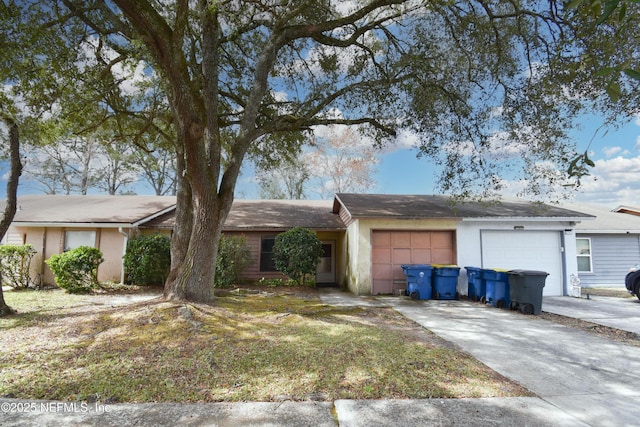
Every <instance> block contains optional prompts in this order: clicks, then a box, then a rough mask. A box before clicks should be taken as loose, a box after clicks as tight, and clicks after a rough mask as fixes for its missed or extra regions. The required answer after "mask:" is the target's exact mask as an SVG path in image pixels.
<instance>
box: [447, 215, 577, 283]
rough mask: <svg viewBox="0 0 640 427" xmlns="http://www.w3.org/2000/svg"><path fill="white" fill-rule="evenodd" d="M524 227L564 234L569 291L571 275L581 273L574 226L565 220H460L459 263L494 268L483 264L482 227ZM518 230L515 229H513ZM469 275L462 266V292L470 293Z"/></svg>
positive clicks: (563, 248) (563, 243) (497, 229)
mask: <svg viewBox="0 0 640 427" xmlns="http://www.w3.org/2000/svg"><path fill="white" fill-rule="evenodd" d="M516 226H517V227H524V230H528V231H557V232H560V233H561V235H562V252H561V256H562V262H563V267H564V271H563V278H562V279H563V281H564V285H563V287H564V293H565V295H566V294H567V292H568V287H569V286H570V283H571V277H572V276H574V277H577V276H578V264H577V260H576V242H575V237H576V236H575V232H574V230H573V226H572V225H571V224H569V223H565V222H560V221H557V222H549V221H545V222H533V221H530V222H526V221H502V222H497V221H496V222H493V221H461V222H459V223H458V226H457V230H458V232H457V239H458V242H457V248H458V264H459V265H460V266H462V267H464V266H473V267H492V266H483V265H482V253H481V248H482V242H481V237H480V236H481V233H482V231H483V230H495V231H508V230H511V231H514V227H516ZM514 232H516V231H514ZM467 283H468V282H467V275H466V270H465V269H464V268H461V270H460V276H459V278H458V289H459V290H460V293H462V294H466V292H467V288H468V285H467Z"/></svg>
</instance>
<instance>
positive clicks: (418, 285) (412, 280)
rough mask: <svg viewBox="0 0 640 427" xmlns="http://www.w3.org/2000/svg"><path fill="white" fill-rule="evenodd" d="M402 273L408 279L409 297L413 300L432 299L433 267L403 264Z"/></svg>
mask: <svg viewBox="0 0 640 427" xmlns="http://www.w3.org/2000/svg"><path fill="white" fill-rule="evenodd" d="M402 271H404V275H405V276H406V277H407V291H406V293H407V295H409V296H410V297H411V298H412V299H431V295H432V288H431V274H432V271H433V267H431V266H430V265H428V264H403V265H402Z"/></svg>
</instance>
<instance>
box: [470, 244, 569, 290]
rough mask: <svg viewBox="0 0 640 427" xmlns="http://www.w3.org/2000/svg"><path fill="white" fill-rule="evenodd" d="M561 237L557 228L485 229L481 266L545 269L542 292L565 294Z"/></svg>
mask: <svg viewBox="0 0 640 427" xmlns="http://www.w3.org/2000/svg"><path fill="white" fill-rule="evenodd" d="M560 238H561V236H560V232H557V231H482V267H483V268H506V269H522V270H542V271H546V272H547V273H549V276H547V280H546V282H545V287H544V291H543V295H549V296H551V295H554V296H557V295H563V280H562V278H563V274H562V243H561V240H560Z"/></svg>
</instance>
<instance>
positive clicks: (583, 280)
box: [567, 203, 640, 288]
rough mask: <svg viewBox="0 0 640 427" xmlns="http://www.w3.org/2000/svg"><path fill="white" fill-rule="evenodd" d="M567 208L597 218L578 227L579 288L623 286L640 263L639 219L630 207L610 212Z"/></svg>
mask: <svg viewBox="0 0 640 427" xmlns="http://www.w3.org/2000/svg"><path fill="white" fill-rule="evenodd" d="M567 207H569V208H570V209H573V210H577V211H580V212H584V213H587V214H590V215H593V216H594V217H595V219H594V220H593V221H585V222H582V223H580V224H577V225H576V245H577V248H576V255H577V260H578V277H579V278H580V285H581V286H582V287H587V288H588V287H597V286H624V278H625V276H626V275H627V273H628V272H629V268H631V267H632V266H634V265H636V264H640V216H638V214H637V213H634V212H633V211H632V210H630V209H631V208H628V207H619V208H616V209H614V210H609V209H606V208H604V207H600V206H596V205H588V204H578V203H574V204H571V205H568V206H567ZM636 212H637V211H636Z"/></svg>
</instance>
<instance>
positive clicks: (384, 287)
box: [372, 280, 396, 294]
mask: <svg viewBox="0 0 640 427" xmlns="http://www.w3.org/2000/svg"><path fill="white" fill-rule="evenodd" d="M372 285H373V286H372V289H376V294H393V293H395V292H396V291H395V289H394V286H393V281H392V280H374V281H373V284H372Z"/></svg>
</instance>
